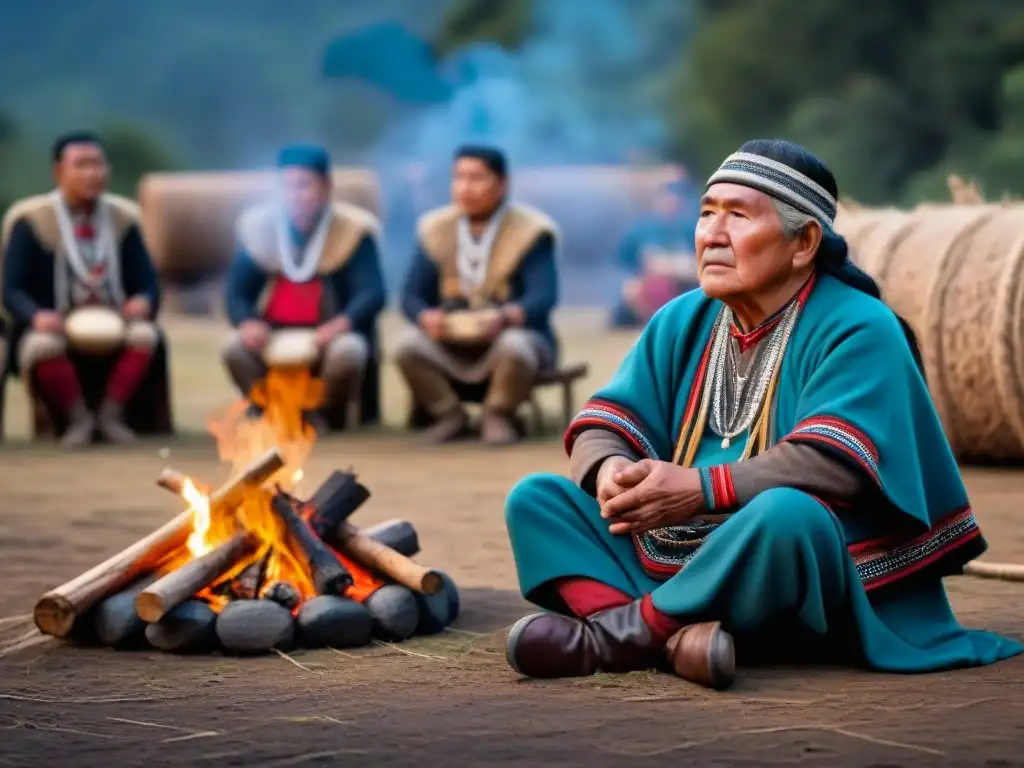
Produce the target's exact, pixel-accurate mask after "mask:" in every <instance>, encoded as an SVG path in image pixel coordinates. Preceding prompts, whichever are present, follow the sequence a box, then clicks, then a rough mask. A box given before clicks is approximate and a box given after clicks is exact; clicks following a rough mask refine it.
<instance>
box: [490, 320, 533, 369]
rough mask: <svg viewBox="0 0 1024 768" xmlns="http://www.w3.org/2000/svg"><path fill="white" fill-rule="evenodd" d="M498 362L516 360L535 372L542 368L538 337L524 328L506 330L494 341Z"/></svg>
mask: <svg viewBox="0 0 1024 768" xmlns="http://www.w3.org/2000/svg"><path fill="white" fill-rule="evenodd" d="M493 354H494V356H495V359H496V360H514V361H516V362H518V363H520V364H521V365H524V366H526V367H528V368H532V369H534V370H536V369H538V368H540V354H539V352H538V349H537V339H536V336H535V335H534V334H533V333H531V332H530V331H525V330H523V329H522V328H506V329H505V330H504V331H502V332H501V333H500V334H498V338H496V339H495V340H494V352H493Z"/></svg>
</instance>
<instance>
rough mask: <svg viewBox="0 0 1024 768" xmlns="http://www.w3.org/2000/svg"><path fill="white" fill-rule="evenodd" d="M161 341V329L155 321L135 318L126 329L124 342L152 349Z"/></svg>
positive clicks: (132, 345)
mask: <svg viewBox="0 0 1024 768" xmlns="http://www.w3.org/2000/svg"><path fill="white" fill-rule="evenodd" d="M159 341H160V331H159V330H158V329H157V327H156V324H155V323H150V322H147V321H144V320H133V321H132V322H130V323H128V328H127V329H126V330H125V335H124V342H125V344H126V345H127V346H129V347H132V348H134V349H144V350H147V351H152V350H153V349H156V345H157V343H159Z"/></svg>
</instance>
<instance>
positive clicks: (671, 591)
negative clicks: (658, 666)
mask: <svg viewBox="0 0 1024 768" xmlns="http://www.w3.org/2000/svg"><path fill="white" fill-rule="evenodd" d="M505 520H506V524H507V526H508V533H509V538H510V541H511V545H512V553H513V556H514V557H515V562H516V569H517V571H518V576H519V586H520V589H521V591H522V593H523V595H524V596H525V597H526V598H527V599H528V600H531V601H532V602H534V603H536V604H538V605H540V606H541V607H544V608H548V609H553V610H558V598H557V597H555V596H554V594H555V593H554V591H553V590H552V589H551V588H550V584H551V582H552V581H554V580H557V579H559V578H563V577H568V576H575V577H587V578H591V579H594V580H596V581H599V582H603V583H604V584H607V585H609V586H612V587H615V588H616V589H619V590H621V591H622V592H625V593H626V594H628V595H630V596H633V597H637V598H639V597H641V596H643V595H645V594H647V593H651V599H652V601H653V603H654V606H655V607H656V608H658V609H659V610H660V611H662V612H663V613H666V614H668V615H670V616H672V617H673V618H675V619H677V620H678V621H680V622H682V623H684V624H689V623H695V622H701V621H721V622H722V623H723V625H724V627H725V628H726V629H727V630H729V631H730V632H732V633H733V634H734V635H736V637H737V646H738V647H737V650H738V652H740V654H741V657H742V656H743V650H744V649H743V647H742V646H743V645H744V644H747V645H749V644H750V643H751V642H755V641H756V642H766V641H767V640H766V639H767V638H772V644H773V645H774V646H775V647H781V646H786V645H788V644H789V641H790V640H791V641H792V642H793V643H795V644H796V645H798V646H800V647H809V648H811V649H814V648H818V649H820V650H822V651H824V653H825V655H826V656H828V655H830V654H831V653H833V652H839V653H842V654H847V653H848V654H850V656H849V657H848V659H849V660H856V661H857V662H858V663H862V664H865V665H866V666H868V667H870V668H873V669H876V670H884V671H890V672H928V671H933V670H940V669H951V668H957V667H971V666H979V665H983V664H990V663H992V662H995V661H999V660H1000V659H1005V658H1008V657H1011V656H1015V655H1017V654H1019V653H1020V652H1021V651H1022V650H1024V647H1022V646H1021V644H1020V643H1017V642H1016V641H1013V640H1010V639H1007V638H1004V637H1001V636H999V635H996V634H993V633H990V632H984V631H976V630H968V629H964V628H963V627H961V626H960V625H959V623H958V622H957V620H956V617H955V616H954V615H953V611H952V609H951V607H950V605H949V600H948V599H947V597H946V592H945V588H944V586H943V584H942V581H941V579H939V578H937V577H936V578H932V579H927V578H923V577H922V578H912V579H906V580H904V582H902V583H901V582H897V583H896V584H893V585H888V586H886V587H885V588H883V589H881V590H876V591H873V592H872V593H870V594H869V593H867V592H865V590H864V587H863V585H862V583H861V580H860V577H859V575H858V573H857V569H856V567H855V566H854V563H853V560H852V558H851V557H850V555H849V553H848V551H847V544H846V541H845V539H844V534H843V531H842V528H841V526H840V523H839V521H838V520H836V518H835V517H834V516H833V514H832V513H831V512H830V511H829V510H828V509H827V508H826V507H825V506H823V505H822V504H821V503H820V502H819V501H817V500H816V499H814V498H812V497H811V496H809V495H807V494H805V493H802V492H801V491H797V490H794V489H792V488H776V489H772V490H769V491H766V492H764V493H761V494H760V495H758V496H757V497H756V498H754V499H753V500H752V501H751V502H750V503H749V504H747V505H746V506H744V507H743V508H742V509H740V510H739V511H737V512H736V513H735V514H733V515H732V517H731V518H730V519H729V520H728V521H727V522H725V523H724V524H722V526H721V527H719V528H718V529H717V530H716V531H715V532H714V533H712V534H711V535H710V536H709V537H708V539H707V541H706V542H705V544H704V545H703V546H702V547H701V549H700V550H699V551H698V552H697V554H696V555H695V556H694V557H693V559H692V560H690V561H689V563H687V565H686V567H685V568H683V569H682V570H681V571H679V573H677V574H675V575H674V576H672V577H671V578H669V579H668V580H666V581H658V580H656V579H653V578H651V577H650V576H649V575H647V573H646V572H645V571H644V570H643V569H642V568H641V566H640V561H639V558H638V557H637V554H636V551H635V549H634V544H633V540H632V538H631V537H630V536H613V535H612V534H610V533H609V532H608V522H607V521H605V520H603V519H602V518H601V516H600V511H599V507H598V503H597V501H596V500H595V499H594V498H593V497H591V496H589V495H588V494H587V493H585V492H584V491H583V490H581V489H580V488H579V487H577V486H576V485H575V484H574V483H573V482H572V481H571V480H569V479H568V478H565V477H561V476H558V475H553V474H535V475H530V476H528V477H526V478H524V479H523V480H521V481H520V482H519V483H518V484H516V486H515V487H513V489H512V491H511V492H510V493H509V495H508V499H507V501H506V505H505ZM754 655H758V654H754ZM769 655H770V654H769Z"/></svg>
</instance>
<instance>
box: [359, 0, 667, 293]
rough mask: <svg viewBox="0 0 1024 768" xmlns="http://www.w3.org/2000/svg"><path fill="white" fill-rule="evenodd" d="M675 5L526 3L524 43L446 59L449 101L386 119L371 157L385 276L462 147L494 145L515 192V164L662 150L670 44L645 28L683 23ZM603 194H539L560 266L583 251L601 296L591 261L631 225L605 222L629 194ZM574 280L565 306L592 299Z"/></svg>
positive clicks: (625, 208)
mask: <svg viewBox="0 0 1024 768" xmlns="http://www.w3.org/2000/svg"><path fill="white" fill-rule="evenodd" d="M681 6H683V3H682V2H680V0H645V2H644V3H643V4H638V3H636V2H635V1H631V0H588V2H586V3H583V2H579V0H543V1H542V2H536V3H535V4H534V7H535V17H534V20H533V21H534V24H533V30H534V31H533V33H532V35H531V36H530V38H529V39H528V40H527V41H526V43H525V44H524V45H523V46H522V47H521V49H520V50H518V51H515V52H508V51H505V50H503V49H501V48H499V47H497V46H495V45H490V44H479V45H475V46H472V47H469V48H466V49H463V50H461V51H459V52H458V53H457V54H455V55H453V56H452V57H450V58H449V59H447V60H446V61H444V62H442V63H441V73H442V74H443V75H444V76H445V77H446V78H447V79H448V81H449V82H450V83H453V84H454V90H453V95H452V97H451V98H450V99H449V101H448V102H447V103H445V104H442V105H439V106H432V107H429V108H424V109H421V110H418V111H416V112H414V113H413V114H411V115H408V116H406V117H404V118H403V119H401V120H399V121H398V122H396V123H393V124H392V125H390V126H389V127H388V128H387V129H386V130H385V132H384V133H383V134H382V136H381V137H380V139H379V140H378V141H377V142H376V143H375V144H374V146H373V147H372V149H371V151H370V152H369V153H368V158H367V159H368V160H369V162H370V163H371V164H372V165H374V166H375V167H376V168H377V170H378V172H379V173H380V175H381V179H382V182H383V187H384V194H385V203H386V207H387V211H388V216H387V221H386V230H387V232H388V234H389V245H390V247H389V259H388V261H389V264H388V273H389V276H391V277H392V279H395V278H396V277H397V275H398V274H399V273H400V270H401V268H402V265H404V264H405V263H407V261H408V254H409V252H410V251H411V249H412V248H413V247H414V238H413V228H414V224H415V217H416V215H417V214H418V213H422V212H423V211H424V210H426V209H427V208H429V207H433V206H435V205H440V204H443V203H444V202H446V201H447V199H448V174H449V169H450V163H451V158H452V154H453V153H454V151H455V150H456V148H457V147H458V146H459V145H461V144H466V143H476V144H487V145H491V146H496V147H498V148H500V149H502V150H503V151H504V152H505V153H506V155H507V156H508V159H509V164H510V167H511V169H512V184H513V194H514V193H515V172H516V169H517V168H522V167H524V166H551V165H594V164H623V163H628V162H630V161H632V160H635V159H636V158H637V157H638V156H639V157H647V158H658V157H660V156H661V155H662V153H663V147H664V143H665V138H666V131H665V125H664V122H663V120H662V117H661V112H662V103H661V102H660V97H661V92H660V91H659V90H658V88H657V85H658V82H657V81H658V74H659V73H660V72H663V71H665V70H666V69H667V68H668V64H669V63H670V60H671V58H670V57H674V56H675V55H677V50H676V48H675V46H666V45H665V38H664V36H663V35H661V36H659V35H649V34H647V32H649V31H650V27H651V22H652V18H654V17H657V18H670V19H671V18H674V19H675V21H676V23H677V24H679V25H680V26H682V25H683V23H684V21H685V15H684V12H683V11H682V10H681ZM652 14H653V16H652ZM662 31H663V30H662ZM410 169H412V170H411V173H410ZM594 194H600V193H599V192H594ZM604 194H605V197H606V199H602V200H598V201H594V200H590V201H585V200H581V199H564V198H563V199H555V200H552V199H550V197H549V196H546V197H545V199H544V202H545V212H546V213H548V214H549V215H551V216H552V217H554V218H555V219H556V221H558V223H559V225H560V226H561V227H562V229H563V232H564V233H566V234H567V237H566V246H567V247H568V252H567V253H565V254H564V258H563V273H564V272H565V267H572V266H573V265H574V264H576V263H577V262H579V261H581V259H582V258H583V257H586V260H587V262H589V263H588V264H587V267H588V270H589V271H587V272H586V275H587V277H588V278H589V280H590V281H597V283H598V284H599V285H600V288H599V290H598V295H600V296H603V297H604V298H606V299H607V298H608V297H609V294H610V293H611V294H614V293H615V290H616V289H615V288H614V286H612V287H611V288H610V289H609V288H608V287H606V286H605V282H606V281H605V280H604V278H603V276H602V275H601V274H600V270H597V271H595V270H594V269H593V267H594V266H595V262H596V263H597V264H605V263H607V264H610V262H611V248H613V247H614V239H615V237H616V236H617V235H620V234H621V231H622V229H623V228H624V226H625V224H626V223H627V222H624V221H619V222H616V221H609V220H608V214H609V212H611V213H612V216H613V217H614V216H615V213H616V212H618V214H619V218H624V217H625V218H628V217H629V214H630V205H629V200H628V191H627V190H619V191H618V193H617V194H616V195H614V196H613V197H612V198H610V199H607V194H608V193H607V192H605V193H604ZM528 202H532V201H528ZM595 203H596V204H595ZM609 227H611V229H612V230H613V231H609ZM609 268H610V267H609ZM582 276H583V275H582V273H581V274H580V275H578V276H577V277H572V276H571V275H570V277H571V279H570V280H569V281H568V283H569V290H565V291H563V293H564V295H565V298H566V299H567V300H568V301H569V302H573V301H574V300H582V299H583V297H584V296H586V297H587V298H589V299H590V300H592V299H593V297H594V291H593V287H594V285H593V284H591V285H589V286H585V285H583V284H582V283H580V280H579V279H577V278H578V277H582Z"/></svg>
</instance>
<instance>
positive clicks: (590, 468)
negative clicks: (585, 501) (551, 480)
mask: <svg viewBox="0 0 1024 768" xmlns="http://www.w3.org/2000/svg"><path fill="white" fill-rule="evenodd" d="M611 456H625V457H626V458H627V459H629V460H631V461H639V460H640V459H641V458H643V457H642V456H640V455H638V454H637V452H636V451H634V450H633V449H632V448H631V447H630V446H629V444H628V443H627V442H626V441H625V440H623V439H622V438H621V437H619V436H618V435H615V434H612V433H611V432H607V431H605V430H603V429H588V430H586V431H585V432H583V433H581V434H580V436H579V437H577V438H576V442H575V443H573V446H572V453H571V454H570V455H569V475H570V476H571V477H572V480H573V482H574V483H576V485H578V486H579V487H580V488H582V489H583V490H584V491H586V492H587V493H589V494H590V495H591V496H593V495H594V493H595V485H596V483H597V471H598V470H599V469H600V468H601V464H602V463H603V462H604V460H605V459H607V458H609V457H611Z"/></svg>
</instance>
